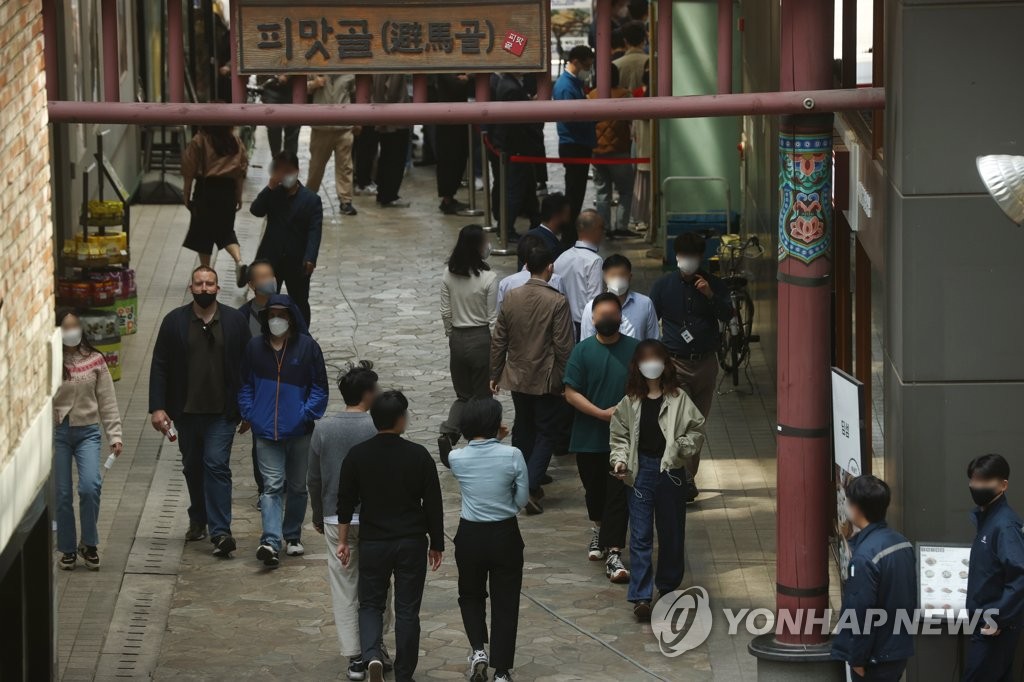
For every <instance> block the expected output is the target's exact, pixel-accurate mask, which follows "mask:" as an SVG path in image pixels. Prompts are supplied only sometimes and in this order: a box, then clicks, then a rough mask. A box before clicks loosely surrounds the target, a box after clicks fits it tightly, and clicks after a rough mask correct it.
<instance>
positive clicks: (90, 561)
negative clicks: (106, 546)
mask: <svg viewBox="0 0 1024 682" xmlns="http://www.w3.org/2000/svg"><path fill="white" fill-rule="evenodd" d="M78 554H79V555H80V556H81V557H82V561H83V562H84V563H85V567H86V568H88V569H89V570H90V571H96V570H99V567H100V555H99V552H97V551H96V547H95V546H94V545H81V546H80V547H79V548H78Z"/></svg>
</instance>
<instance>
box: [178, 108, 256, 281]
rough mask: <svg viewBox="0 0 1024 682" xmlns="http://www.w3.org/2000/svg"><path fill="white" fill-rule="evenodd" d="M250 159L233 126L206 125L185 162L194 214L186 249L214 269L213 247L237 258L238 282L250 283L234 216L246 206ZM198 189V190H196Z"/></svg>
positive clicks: (188, 198)
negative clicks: (244, 185) (247, 175)
mask: <svg viewBox="0 0 1024 682" xmlns="http://www.w3.org/2000/svg"><path fill="white" fill-rule="evenodd" d="M248 167H249V160H248V159H247V158H246V155H245V145H243V144H242V141H241V140H239V139H238V136H237V135H235V133H234V131H233V130H232V129H231V128H230V127H228V126H201V127H200V128H199V130H198V132H196V134H195V136H194V137H193V138H192V141H191V142H190V143H189V145H188V147H187V148H186V149H185V153H184V155H183V156H182V159H181V175H182V178H184V192H183V193H184V195H185V208H187V209H188V210H189V211H191V212H192V219H191V220H190V221H189V224H188V234H187V235H186V236H185V243H184V244H183V246H184V247H185V248H186V249H191V250H193V251H195V252H196V253H198V254H199V263H200V265H209V264H210V256H211V255H212V254H213V247H214V245H215V244H216V246H217V248H218V249H224V250H225V251H227V252H228V253H229V254H230V255H231V257H232V258H233V259H234V260H235V280H236V281H235V283H236V284H237V285H238V286H239V287H244V286H245V285H246V284H247V277H246V272H245V266H244V265H243V264H242V252H241V250H240V249H239V247H238V236H237V235H235V213H236V212H238V210H239V209H241V208H242V185H243V184H244V183H245V172H246V169H247V168H248ZM193 186H194V189H195V192H193Z"/></svg>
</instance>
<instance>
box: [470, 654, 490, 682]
mask: <svg viewBox="0 0 1024 682" xmlns="http://www.w3.org/2000/svg"><path fill="white" fill-rule="evenodd" d="M469 681H470V682H487V652H486V651H484V650H483V649H477V650H476V651H474V652H473V653H471V654H470V655H469Z"/></svg>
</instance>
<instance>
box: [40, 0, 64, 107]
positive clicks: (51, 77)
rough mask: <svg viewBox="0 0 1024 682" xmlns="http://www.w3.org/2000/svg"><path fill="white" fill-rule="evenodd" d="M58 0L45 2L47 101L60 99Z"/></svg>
mask: <svg viewBox="0 0 1024 682" xmlns="http://www.w3.org/2000/svg"><path fill="white" fill-rule="evenodd" d="M59 40H60V35H59V34H58V33H57V0H43V68H44V69H45V70H46V99H48V100H50V101H51V102H56V101H57V100H59V99H60V72H61V68H60V57H59V52H58V50H57V42H58V41H59Z"/></svg>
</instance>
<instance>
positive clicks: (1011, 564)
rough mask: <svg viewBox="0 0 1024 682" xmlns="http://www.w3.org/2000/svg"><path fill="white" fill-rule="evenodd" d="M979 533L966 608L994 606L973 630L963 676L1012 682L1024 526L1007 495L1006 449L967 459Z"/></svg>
mask: <svg viewBox="0 0 1024 682" xmlns="http://www.w3.org/2000/svg"><path fill="white" fill-rule="evenodd" d="M967 477H968V479H969V480H970V484H969V485H970V492H971V499H972V500H974V504H976V505H978V507H977V509H975V510H974V512H973V513H972V515H973V517H974V523H975V525H976V526H977V534H976V535H975V536H974V543H973V544H972V545H971V565H970V568H969V570H968V573H967V575H968V577H967V611H968V613H969V614H971V616H974V615H975V614H978V613H982V614H984V613H985V612H989V613H990V614H991V613H992V612H995V613H994V615H993V616H992V622H987V621H986V620H983V619H982V618H983V617H982V618H979V621H980V622H981V623H982V625H981V627H979V628H978V630H976V631H975V632H974V633H973V634H972V635H971V645H970V647H969V648H968V650H967V662H966V664H965V665H964V676H963V682H1010V680H1011V679H1012V676H1013V659H1014V655H1015V653H1016V650H1017V641H1018V640H1019V639H1020V632H1021V628H1022V627H1024V528H1022V527H1021V518H1020V516H1019V515H1018V514H1017V512H1015V511H1014V510H1013V508H1012V507H1010V503H1009V502H1007V501H1006V491H1007V489H1008V488H1009V487H1010V464H1009V463H1008V462H1007V461H1006V458H1004V457H1003V456H1002V455H982V456H981V457H978V458H976V459H974V460H972V461H971V463H970V464H968V465H967Z"/></svg>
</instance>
